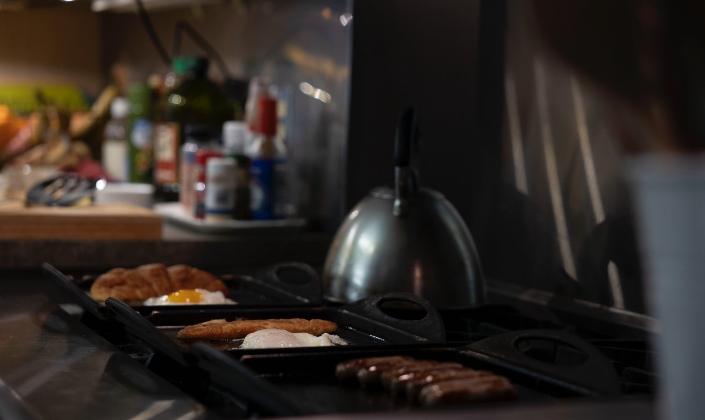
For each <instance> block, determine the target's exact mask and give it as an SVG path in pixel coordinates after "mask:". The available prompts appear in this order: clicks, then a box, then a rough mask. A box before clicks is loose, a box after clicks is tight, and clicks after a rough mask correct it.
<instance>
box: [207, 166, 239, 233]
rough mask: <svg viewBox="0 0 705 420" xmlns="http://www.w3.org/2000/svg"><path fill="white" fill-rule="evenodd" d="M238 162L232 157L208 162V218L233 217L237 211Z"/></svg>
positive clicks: (221, 218)
mask: <svg viewBox="0 0 705 420" xmlns="http://www.w3.org/2000/svg"><path fill="white" fill-rule="evenodd" d="M236 181H237V163H236V162H235V159H233V158H231V157H213V158H210V159H208V161H207V162H206V199H205V206H206V207H205V210H206V220H227V219H232V218H233V214H234V213H235V194H236V188H235V182H236Z"/></svg>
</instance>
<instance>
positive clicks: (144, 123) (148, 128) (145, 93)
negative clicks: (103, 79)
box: [127, 83, 154, 183]
mask: <svg viewBox="0 0 705 420" xmlns="http://www.w3.org/2000/svg"><path fill="white" fill-rule="evenodd" d="M127 96H128V100H129V101H130V117H129V130H130V136H129V140H130V141H129V144H128V150H129V162H128V166H129V179H130V182H143V183H149V182H151V180H152V167H153V161H154V160H153V158H152V151H153V145H152V128H153V127H152V119H151V117H152V116H151V112H150V111H151V100H150V98H151V91H150V89H149V86H147V84H145V83H135V84H133V85H131V86H130V88H129V89H128V95H127Z"/></svg>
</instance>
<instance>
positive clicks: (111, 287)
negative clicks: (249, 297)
mask: <svg viewBox="0 0 705 420" xmlns="http://www.w3.org/2000/svg"><path fill="white" fill-rule="evenodd" d="M181 289H205V290H208V291H211V292H214V291H221V292H223V293H224V294H227V292H228V288H227V287H226V286H225V283H223V282H222V281H221V280H220V279H218V278H217V277H215V276H214V275H212V274H210V273H208V272H206V271H203V270H199V269H197V268H194V267H190V266H188V265H174V266H171V267H169V268H167V267H166V266H165V265H164V264H146V265H141V266H139V267H137V268H134V269H125V268H115V269H112V270H110V271H108V272H107V273H105V274H102V275H101V276H99V277H98V278H97V279H96V280H95V281H94V282H93V285H91V297H92V298H93V299H94V300H97V301H100V302H102V301H104V300H105V299H107V298H109V297H112V298H117V299H121V300H124V301H126V302H136V301H139V302H141V301H144V300H145V299H148V298H151V297H156V296H161V295H166V294H169V293H172V292H175V291H177V290H181Z"/></svg>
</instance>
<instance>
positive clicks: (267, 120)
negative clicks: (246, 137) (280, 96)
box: [257, 96, 277, 137]
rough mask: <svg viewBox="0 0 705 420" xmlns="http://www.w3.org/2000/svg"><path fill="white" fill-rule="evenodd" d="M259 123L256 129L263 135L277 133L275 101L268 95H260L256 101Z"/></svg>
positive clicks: (271, 135)
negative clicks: (257, 101)
mask: <svg viewBox="0 0 705 420" xmlns="http://www.w3.org/2000/svg"><path fill="white" fill-rule="evenodd" d="M258 111H259V112H258V114H259V115H258V117H259V124H258V127H257V131H259V132H260V133H262V134H263V135H265V136H268V137H273V136H274V135H276V134H277V101H276V99H274V98H272V97H270V96H262V97H261V98H259V103H258Z"/></svg>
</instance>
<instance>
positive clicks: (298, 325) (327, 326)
mask: <svg viewBox="0 0 705 420" xmlns="http://www.w3.org/2000/svg"><path fill="white" fill-rule="evenodd" d="M267 328H276V329H280V330H286V331H289V332H292V333H309V334H313V335H321V334H323V333H332V332H334V331H335V330H337V329H338V325H337V324H336V323H335V322H332V321H327V320H325V319H301V318H291V319H251V320H238V321H230V322H228V321H226V320H224V319H216V320H212V321H207V322H203V323H200V324H196V325H189V326H187V327H185V328H183V329H181V330H180V331H179V332H178V333H177V334H176V336H177V337H178V338H182V339H186V340H196V339H200V340H229V339H235V338H243V337H245V336H246V335H247V334H250V333H253V332H255V331H259V330H264V329H267Z"/></svg>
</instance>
